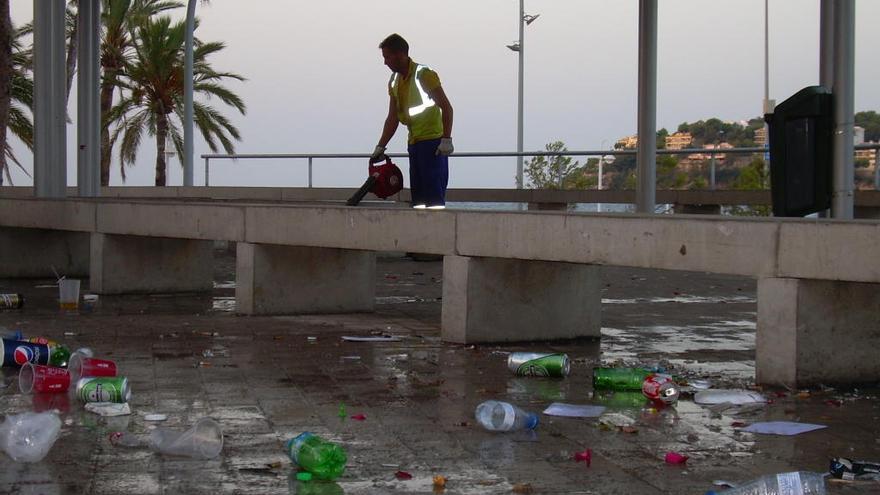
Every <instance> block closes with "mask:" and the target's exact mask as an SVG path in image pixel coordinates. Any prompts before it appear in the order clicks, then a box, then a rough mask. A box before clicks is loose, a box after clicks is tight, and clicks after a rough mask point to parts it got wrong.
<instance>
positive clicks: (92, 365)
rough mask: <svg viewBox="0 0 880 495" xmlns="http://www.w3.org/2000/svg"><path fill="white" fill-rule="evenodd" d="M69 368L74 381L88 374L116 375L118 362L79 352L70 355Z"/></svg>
mask: <svg viewBox="0 0 880 495" xmlns="http://www.w3.org/2000/svg"><path fill="white" fill-rule="evenodd" d="M67 369H69V370H70V375H71V378H72V379H73V381H77V380H79V379H80V378H82V377H86V376H116V363H114V362H113V361H110V360H107V359H98V358H93V357H86V356H85V355H83V354H81V353H79V352H74V353H73V354H72V355H71V356H70V363H69V364H68V365H67Z"/></svg>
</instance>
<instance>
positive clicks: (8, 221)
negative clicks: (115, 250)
mask: <svg viewBox="0 0 880 495" xmlns="http://www.w3.org/2000/svg"><path fill="white" fill-rule="evenodd" d="M0 189H2V188H0ZM96 206H97V203H95V202H92V201H76V200H69V199H68V200H65V199H0V225H2V226H4V227H26V228H33V229H56V230H73V231H77V232H94V230H95V208H96Z"/></svg>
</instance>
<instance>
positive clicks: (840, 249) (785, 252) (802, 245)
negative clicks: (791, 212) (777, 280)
mask: <svg viewBox="0 0 880 495" xmlns="http://www.w3.org/2000/svg"><path fill="white" fill-rule="evenodd" d="M778 276H780V277H791V278H804V279H825V280H847V281H851V282H874V283H876V282H878V281H880V224H878V223H877V222H874V221H870V220H856V221H850V222H845V223H831V222H820V221H806V220H805V221H798V222H794V223H781V224H780V233H779V274H778Z"/></svg>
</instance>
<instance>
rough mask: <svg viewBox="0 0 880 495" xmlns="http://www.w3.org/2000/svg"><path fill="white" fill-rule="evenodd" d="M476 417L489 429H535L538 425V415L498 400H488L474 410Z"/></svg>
mask: <svg viewBox="0 0 880 495" xmlns="http://www.w3.org/2000/svg"><path fill="white" fill-rule="evenodd" d="M474 417H475V418H476V419H477V422H478V423H480V425H482V426H483V428H485V429H487V430H489V431H514V430H533V429H534V428H535V427H536V426H538V415H537V414H534V413H528V412H525V411H523V410H522V409H520V408H518V407H516V406H514V405H513V404H508V403H507V402H500V401H497V400H487V401H486V402H483V403H482V404H480V405H479V406H477V410H476V411H475V412H474Z"/></svg>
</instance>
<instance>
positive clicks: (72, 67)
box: [64, 0, 79, 103]
mask: <svg viewBox="0 0 880 495" xmlns="http://www.w3.org/2000/svg"><path fill="white" fill-rule="evenodd" d="M70 3H71V5H75V6H76V7H77V15H76V21H75V22H74V23H73V32H72V33H71V34H70V40H69V42H68V44H67V95H66V96H65V100H64V101H65V103H68V102H70V88H71V86H73V74H74V73H75V72H76V61H77V60H76V59H77V52H78V50H79V35H78V34H77V33H78V32H79V1H78V0H71V2H70Z"/></svg>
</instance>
